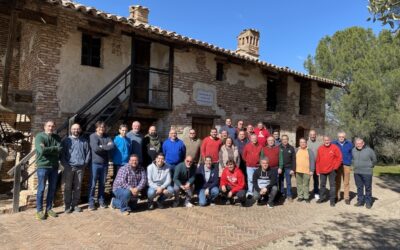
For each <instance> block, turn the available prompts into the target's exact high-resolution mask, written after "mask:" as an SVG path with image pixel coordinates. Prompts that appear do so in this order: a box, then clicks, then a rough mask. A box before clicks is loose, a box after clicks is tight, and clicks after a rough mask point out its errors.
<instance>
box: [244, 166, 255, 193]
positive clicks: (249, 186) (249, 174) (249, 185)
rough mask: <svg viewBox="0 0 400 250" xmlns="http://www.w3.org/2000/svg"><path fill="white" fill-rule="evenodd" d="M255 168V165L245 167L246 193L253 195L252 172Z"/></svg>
mask: <svg viewBox="0 0 400 250" xmlns="http://www.w3.org/2000/svg"><path fill="white" fill-rule="evenodd" d="M256 170H257V168H256V167H250V166H247V167H246V173H247V194H251V195H253V175H254V172H256Z"/></svg>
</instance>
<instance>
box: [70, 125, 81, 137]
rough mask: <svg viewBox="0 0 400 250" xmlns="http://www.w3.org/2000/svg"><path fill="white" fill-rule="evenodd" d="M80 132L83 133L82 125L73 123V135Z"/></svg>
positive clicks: (75, 135) (77, 134)
mask: <svg viewBox="0 0 400 250" xmlns="http://www.w3.org/2000/svg"><path fill="white" fill-rule="evenodd" d="M80 133H81V126H80V125H79V124H78V123H75V124H72V126H71V135H72V136H74V137H78V136H79V135H80Z"/></svg>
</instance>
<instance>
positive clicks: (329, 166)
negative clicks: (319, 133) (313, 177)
mask: <svg viewBox="0 0 400 250" xmlns="http://www.w3.org/2000/svg"><path fill="white" fill-rule="evenodd" d="M315 164H316V166H317V167H316V170H317V174H329V173H330V172H332V171H333V170H336V169H338V168H339V167H340V165H341V164H342V152H340V149H339V147H338V146H336V145H334V144H331V145H329V146H328V147H327V146H325V145H322V146H320V147H319V148H318V154H317V160H316V161H315Z"/></svg>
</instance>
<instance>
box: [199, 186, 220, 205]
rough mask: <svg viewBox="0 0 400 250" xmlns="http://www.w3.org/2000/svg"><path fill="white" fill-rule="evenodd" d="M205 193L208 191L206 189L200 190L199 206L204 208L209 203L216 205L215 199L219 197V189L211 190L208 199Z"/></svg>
mask: <svg viewBox="0 0 400 250" xmlns="http://www.w3.org/2000/svg"><path fill="white" fill-rule="evenodd" d="M205 191H206V189H205V188H203V189H200V190H199V205H200V206H202V207H203V206H206V205H207V204H208V203H209V202H210V203H214V200H215V198H217V197H218V194H219V188H218V187H213V188H211V189H209V191H208V192H209V194H208V196H207V197H206V194H205Z"/></svg>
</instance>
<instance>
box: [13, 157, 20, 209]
mask: <svg viewBox="0 0 400 250" xmlns="http://www.w3.org/2000/svg"><path fill="white" fill-rule="evenodd" d="M20 181H21V164H18V165H17V166H16V168H15V169H14V184H13V213H18V212H19V192H20V191H21V182H20Z"/></svg>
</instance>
